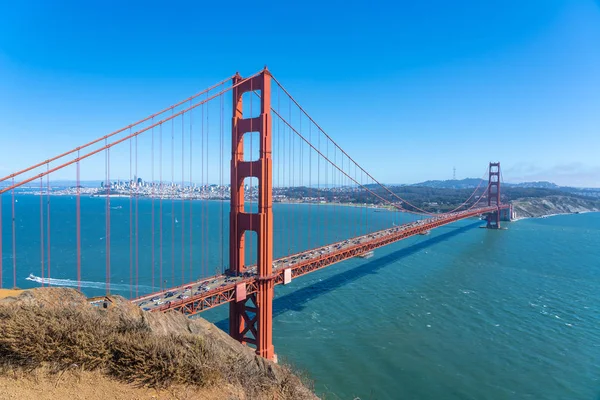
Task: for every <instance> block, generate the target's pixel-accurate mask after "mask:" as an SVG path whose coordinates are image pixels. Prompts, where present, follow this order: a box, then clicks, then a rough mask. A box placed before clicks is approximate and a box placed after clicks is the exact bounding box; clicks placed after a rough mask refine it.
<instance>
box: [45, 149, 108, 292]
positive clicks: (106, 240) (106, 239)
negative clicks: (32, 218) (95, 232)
mask: <svg viewBox="0 0 600 400" xmlns="http://www.w3.org/2000/svg"><path fill="white" fill-rule="evenodd" d="M105 145H106V139H105ZM105 162H106V182H107V189H106V238H105V240H104V241H105V242H106V294H109V293H110V188H111V183H110V148H108V149H106V161H105ZM48 227H50V223H48ZM48 242H50V237H48ZM48 277H50V262H48Z"/></svg>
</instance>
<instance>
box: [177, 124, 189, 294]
mask: <svg viewBox="0 0 600 400" xmlns="http://www.w3.org/2000/svg"><path fill="white" fill-rule="evenodd" d="M184 131H185V114H181V188H180V192H179V193H180V196H181V284H182V285H183V284H184V283H185V252H184V251H185V237H184V232H185V197H184V194H185V190H184V188H185V175H184V168H185V167H184V166H185V159H184V154H185V153H184V148H185V132H184ZM190 280H191V277H190Z"/></svg>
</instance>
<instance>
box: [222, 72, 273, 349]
mask: <svg viewBox="0 0 600 400" xmlns="http://www.w3.org/2000/svg"><path fill="white" fill-rule="evenodd" d="M242 80H243V79H242V77H241V76H240V75H239V74H236V76H235V77H234V78H233V85H236V84H239V82H241V81H242ZM248 92H249V93H250V94H251V95H253V93H252V92H260V115H259V116H258V117H254V118H253V117H252V116H250V117H248V118H244V116H243V113H242V95H243V94H244V93H248ZM249 132H258V134H259V141H260V154H259V158H258V160H255V161H245V160H244V134H246V133H249ZM271 143H272V137H271V73H270V72H269V71H268V70H267V69H266V68H265V69H264V70H263V72H262V73H261V74H259V75H257V76H256V77H254V78H251V79H249V80H247V81H245V82H244V83H242V84H240V85H239V86H236V87H234V88H233V120H232V149H231V212H230V230H229V235H230V237H229V270H230V272H232V273H236V274H240V273H243V272H244V271H245V270H246V266H245V264H244V249H245V247H244V234H245V233H246V231H254V232H256V235H257V239H258V240H257V246H258V248H257V252H256V254H257V267H258V271H257V273H258V279H257V282H258V283H257V286H258V288H257V289H258V291H257V292H256V293H253V294H251V295H249V296H247V295H246V287H245V284H243V283H242V284H239V285H238V286H237V288H236V301H235V302H231V303H229V334H230V335H231V336H232V337H233V338H234V339H236V340H238V341H239V342H241V343H249V344H252V345H254V346H255V347H256V354H258V355H260V356H262V357H264V358H267V359H269V360H274V359H275V351H274V348H273V335H272V331H273V324H272V322H273V286H274V281H273V280H274V277H273V274H272V272H273V210H272V200H273V196H272V191H273V189H272V186H273V182H272V176H273V165H272V159H271ZM249 177H255V178H257V179H258V212H256V213H251V212H245V211H244V179H245V178H249Z"/></svg>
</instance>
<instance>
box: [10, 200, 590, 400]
mask: <svg viewBox="0 0 600 400" xmlns="http://www.w3.org/2000/svg"><path fill="white" fill-rule="evenodd" d="M55 199H56V200H55ZM51 201H52V207H53V208H52V215H51V217H52V221H53V223H52V224H51V229H52V232H51V233H52V241H51V246H52V248H51V249H52V253H51V254H52V276H53V277H55V278H56V279H73V276H74V275H73V274H74V271H75V264H74V262H73V255H74V252H75V247H74V245H73V244H74V243H75V238H74V235H73V232H74V230H73V226H74V215H75V214H74V211H72V210H73V200H72V199H69V198H57V197H53V198H52V199H51ZM84 201H85V202H86V203H85V204H84V203H83V202H84ZM111 203H112V205H113V206H115V207H118V206H121V208H115V209H114V210H112V213H113V222H112V227H113V229H112V231H113V237H112V243H113V244H120V246H121V247H119V246H117V247H113V250H112V256H111V263H112V270H111V275H112V278H111V280H112V282H113V290H115V287H114V285H122V286H117V287H116V290H117V291H121V292H122V293H121V294H125V295H128V294H129V292H131V288H130V286H129V268H130V262H129V226H128V222H129V209H128V205H129V199H113V200H112V201H111ZM139 204H140V205H139V207H140V216H142V215H144V218H142V217H140V224H141V227H140V233H139V243H140V251H139V253H140V259H139V265H140V271H141V272H140V274H139V276H138V280H139V283H140V284H141V285H145V286H147V288H140V292H141V291H143V290H150V289H151V288H150V287H149V286H152V285H151V277H150V273H149V272H148V271H147V268H145V267H144V266H145V265H147V264H148V263H149V262H151V261H149V260H150V257H151V254H150V253H151V249H152V245H151V244H147V243H151V233H150V231H151V225H150V224H149V223H146V222H141V221H145V220H146V219H147V218H148V213H149V212H151V210H152V205H151V202H150V201H149V200H144V201H140V202H139ZM9 205H10V204H9V202H8V201H7V198H6V196H5V197H4V198H3V209H4V214H3V246H4V256H3V270H4V271H3V276H4V282H5V284H4V286H5V287H7V286H10V285H11V284H12V256H11V253H10V251H9V250H10V246H11V237H10V229H11V226H10V221H8V219H7V218H6V215H7V214H6V211H7V207H8V206H9ZM17 206H18V207H17V211H18V212H17V224H16V225H17V239H18V240H17V284H18V285H19V286H23V287H26V286H27V285H29V286H32V285H38V284H36V283H34V282H30V281H27V280H25V277H27V275H28V274H29V273H34V274H35V275H40V273H39V272H40V261H39V255H40V254H39V253H40V249H39V246H40V243H39V240H40V237H39V217H40V215H39V198H36V197H34V196H19V203H18V204H17ZM163 206H164V207H165V208H168V210H167V211H164V213H165V214H164V217H163V218H164V220H163V222H164V226H163V235H164V236H165V238H169V240H167V242H166V243H167V244H166V245H165V246H164V247H165V248H164V249H163V251H164V254H163V256H164V258H165V260H166V261H165V262H164V270H165V271H168V272H165V271H163V272H164V274H165V277H166V279H167V280H169V282H167V284H170V282H171V280H172V282H175V283H178V282H177V281H178V279H182V277H181V253H180V252H179V251H173V252H172V253H170V251H171V250H170V249H171V242H170V241H171V236H170V234H171V231H170V229H171V223H172V221H173V220H174V218H177V216H181V214H178V212H180V211H177V209H180V207H181V203H180V202H176V203H175V207H174V209H175V211H173V214H171V202H170V201H166V202H164V204H163ZM222 206H223V209H221V207H222ZM193 207H194V208H193V215H194V216H195V218H199V219H198V222H197V223H198V225H197V229H198V230H199V229H200V221H201V220H202V218H207V219H208V220H209V225H210V227H211V228H210V229H211V230H210V234H209V236H210V240H211V243H210V246H209V250H210V254H209V256H208V257H206V256H204V255H203V251H202V248H201V247H200V242H198V243H196V242H194V241H193V244H194V245H193V246H192V247H193V254H192V257H191V258H192V260H193V263H192V269H191V271H190V269H189V265H188V264H189V259H190V258H189V255H187V252H186V254H185V255H184V257H183V260H184V273H183V278H184V279H187V278H189V277H190V276H191V277H197V276H199V275H202V274H203V273H207V272H211V271H210V270H213V269H214V268H215V265H216V264H219V263H220V260H221V254H222V251H221V249H222V248H223V249H224V250H225V256H224V258H225V259H226V258H227V252H226V248H227V247H226V246H227V244H226V243H222V241H221V240H220V239H219V235H218V233H219V232H220V229H222V228H223V229H225V230H227V226H228V225H227V223H226V221H227V219H226V218H227V213H228V206H227V204H226V203H225V204H224V205H222V204H221V203H220V202H195V203H194V205H193ZM82 209H83V210H84V212H83V215H82V233H83V235H82V236H83V238H84V239H83V242H82V247H83V252H82V256H83V257H82V262H83V264H84V270H83V274H82V279H83V280H85V281H86V282H90V283H91V284H92V285H91V286H90V287H84V288H83V289H84V291H85V292H86V293H87V294H90V295H91V294H99V293H102V292H103V291H104V288H103V286H102V285H103V282H104V277H105V267H104V265H105V261H104V257H105V254H104V253H103V251H104V250H103V248H104V244H103V240H104V239H103V237H104V236H105V232H104V214H103V212H104V201H102V200H100V199H82ZM155 210H157V208H156V204H155ZM203 210H204V211H203ZM292 210H295V211H292ZM335 211H336V213H335V215H341V217H337V218H338V219H337V222H335V220H334V219H333V220H332V219H330V220H329V221H328V222H329V223H328V227H329V228H328V231H327V232H324V231H323V230H322V229H315V228H309V227H314V226H315V221H317V220H318V221H321V222H323V219H322V218H325V217H327V216H332V215H334V214H333V213H332V208H331V207H329V206H321V207H308V206H289V205H276V208H275V209H274V212H275V229H276V252H281V253H280V254H283V253H287V252H288V251H296V250H299V248H293V247H294V244H293V243H297V244H296V245H295V246H296V247H301V246H306V245H308V243H307V242H308V238H307V236H308V235H302V234H301V233H294V234H295V235H298V236H296V237H295V238H292V237H291V233H290V232H292V231H294V232H303V231H308V230H309V229H313V230H310V231H309V232H310V237H311V239H310V240H311V245H316V244H318V243H320V242H323V241H327V240H331V239H338V238H340V237H347V236H353V235H354V233H355V232H352V231H351V229H350V228H348V227H349V226H357V225H359V226H360V225H361V224H362V226H365V227H366V225H368V224H370V227H371V228H373V227H384V226H389V225H391V223H393V222H396V223H399V222H404V221H399V220H398V218H399V217H398V216H397V215H394V214H393V213H374V212H373V211H372V210H360V209H354V208H350V207H338V208H337V209H335ZM55 213H56V215H55ZM203 213H204V214H203ZM342 214H343V215H342ZM185 215H188V214H187V210H186V212H185V213H184V218H178V221H184V220H185ZM221 215H224V216H225V224H224V225H223V223H222V221H221ZM319 218H321V219H319ZM403 218H407V217H403ZM83 221H85V223H84V222H83ZM123 221H125V222H123ZM366 221H368V222H366ZM358 222H361V224H359V223H358ZM480 225H481V223H480V221H476V220H466V221H461V222H458V223H455V224H453V225H450V226H446V227H441V228H438V229H436V230H434V231H433V232H432V233H431V235H429V236H419V237H414V238H410V239H407V240H405V241H403V242H400V243H396V244H393V245H390V246H387V247H385V248H383V249H379V250H377V251H376V252H375V256H374V257H373V258H370V259H367V260H365V259H352V260H348V261H346V262H344V263H341V264H337V265H335V266H332V267H329V268H327V269H325V270H322V271H318V272H315V273H312V274H310V275H308V276H306V277H303V278H300V279H298V280H295V281H293V282H292V284H291V285H288V286H285V287H278V288H277V290H276V299H275V302H274V312H275V319H274V332H273V337H274V343H275V349H276V352H277V353H278V355H279V358H280V359H283V360H286V361H288V362H290V363H292V364H294V365H295V366H296V367H297V368H298V369H301V370H305V371H306V372H307V374H308V375H309V376H310V377H311V378H312V379H313V380H314V381H315V389H316V391H317V392H318V393H319V394H320V395H322V396H324V397H325V398H330V399H338V398H340V399H352V398H355V397H360V398H361V399H432V398H443V399H599V398H600V381H598V377H599V376H600V301H599V300H600V214H597V213H596V214H583V215H568V216H556V217H552V218H547V219H530V220H522V221H518V222H513V223H510V224H506V226H507V227H508V230H501V231H489V230H485V229H479V226H480ZM157 226H158V225H155V227H157ZM186 226H187V225H186ZM186 226H184V235H183V239H182V236H181V234H179V236H178V235H177V234H175V235H174V236H173V238H174V248H175V249H179V248H180V247H181V240H183V241H184V242H185V243H188V240H189V236H186V234H185V232H187V228H189V227H187V228H186ZM194 226H195V227H196V225H194ZM292 226H293V227H295V228H296V229H295V230H294V229H291V227H292ZM319 226H323V225H319ZM180 231H181V230H180V226H179V225H177V224H175V230H174V232H175V233H179V232H180ZM194 232H195V231H194ZM306 233H308V232H306ZM155 235H157V233H155ZM199 235H200V234H199V233H198V234H196V233H194V236H193V240H199ZM303 238H304V239H303ZM293 239H295V241H294V240H293ZM155 250H157V249H156V246H155ZM249 256H250V255H249ZM150 265H151V264H150ZM203 265H204V266H203ZM206 265H210V267H209V266H206ZM173 266H174V267H175V268H174V270H175V273H174V274H171V268H172V267H173ZM155 272H157V271H155ZM212 272H214V271H212ZM9 280H10V281H11V282H10V284H8V283H7V282H8V281H9ZM157 281H158V279H157V278H156V276H155V284H156V285H158V284H157V283H156V282H157ZM61 282H62V281H61ZM226 314H227V310H226V308H224V307H221V308H217V309H215V310H210V311H208V312H206V313H204V314H203V316H204V317H205V318H207V319H209V320H211V321H213V322H216V323H217V324H218V325H219V326H221V327H226V326H227V321H226V320H225V318H226Z"/></svg>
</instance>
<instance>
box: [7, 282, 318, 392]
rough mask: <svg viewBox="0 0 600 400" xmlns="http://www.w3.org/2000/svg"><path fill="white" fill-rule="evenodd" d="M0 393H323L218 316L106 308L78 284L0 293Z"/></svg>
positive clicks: (118, 304)
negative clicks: (235, 334)
mask: <svg viewBox="0 0 600 400" xmlns="http://www.w3.org/2000/svg"><path fill="white" fill-rule="evenodd" d="M0 360H2V363H1V368H0V393H2V396H0V397H2V398H3V399H4V398H12V399H32V400H33V399H35V400H41V399H52V400H61V399H132V398H135V399H151V398H152V399H173V398H177V399H189V400H192V399H315V398H316V397H315V396H314V395H313V394H312V392H311V391H310V390H309V389H308V388H307V386H305V384H304V383H303V382H302V381H301V379H300V378H298V377H297V376H296V375H294V374H293V373H292V371H291V369H290V368H289V367H288V366H285V365H277V364H274V363H272V362H270V361H266V360H264V359H262V358H260V357H257V356H256V355H255V354H254V352H253V351H252V350H251V349H250V348H248V347H246V346H243V345H241V344H239V343H238V342H236V341H235V340H233V339H231V338H230V337H229V336H228V335H227V334H226V333H224V332H223V331H221V330H220V329H218V328H217V327H215V326H214V325H213V324H211V323H209V322H207V321H205V320H203V319H201V318H197V319H193V320H191V319H188V318H186V317H184V316H183V315H180V314H174V313H168V314H157V313H147V312H142V311H140V310H139V308H137V307H135V306H133V305H131V304H130V303H128V302H127V301H125V300H124V299H122V298H118V297H117V298H115V306H114V307H111V308H109V309H101V308H98V307H94V306H91V305H90V304H89V303H88V302H87V301H86V298H85V297H84V296H83V295H82V294H81V293H79V292H77V291H75V290H72V289H60V288H44V289H34V290H28V291H25V292H22V293H21V294H20V295H19V296H18V297H7V298H5V299H3V300H0Z"/></svg>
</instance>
